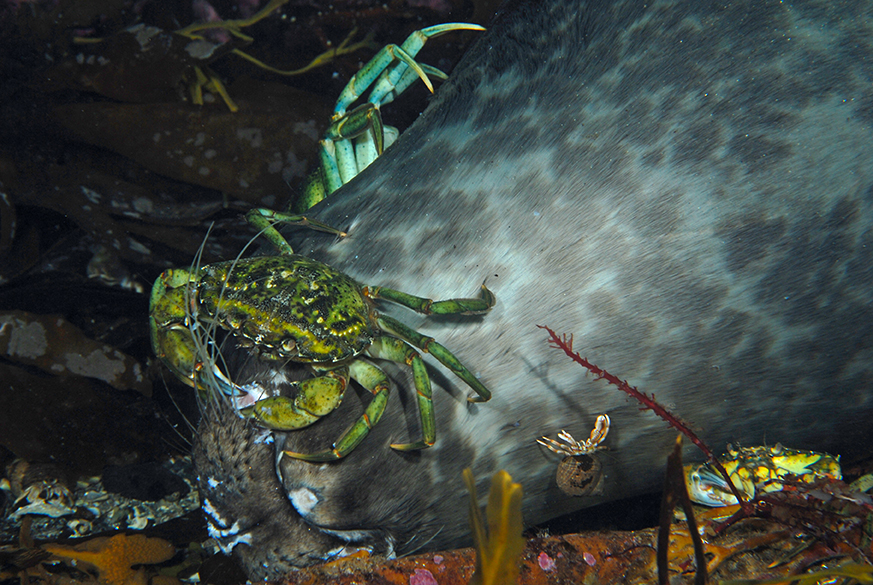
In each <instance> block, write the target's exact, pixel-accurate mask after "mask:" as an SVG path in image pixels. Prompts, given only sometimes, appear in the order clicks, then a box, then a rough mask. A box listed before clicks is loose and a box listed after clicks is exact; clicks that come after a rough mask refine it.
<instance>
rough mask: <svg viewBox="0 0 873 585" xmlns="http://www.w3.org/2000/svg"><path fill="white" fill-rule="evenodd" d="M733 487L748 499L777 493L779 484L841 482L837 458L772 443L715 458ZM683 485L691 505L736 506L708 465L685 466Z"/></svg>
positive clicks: (740, 448)
mask: <svg viewBox="0 0 873 585" xmlns="http://www.w3.org/2000/svg"><path fill="white" fill-rule="evenodd" d="M719 461H720V462H721V464H722V465H723V466H724V468H725V470H726V471H727V472H728V475H729V476H730V478H731V481H732V482H733V484H734V486H736V488H737V489H738V490H739V491H740V492H741V493H742V494H744V495H745V496H746V497H748V499H752V498H754V497H755V494H756V493H761V492H763V493H767V492H778V491H781V490H782V489H783V487H784V483H783V481H782V480H786V479H792V480H793V481H797V482H805V483H812V482H814V481H816V480H818V479H821V478H825V477H827V478H832V479H842V472H841V470H840V458H839V456H836V457H834V456H833V455H828V454H827V453H816V452H814V451H801V450H798V449H789V448H787V447H783V446H782V445H781V444H779V443H776V444H775V445H773V446H772V447H767V446H759V447H737V448H733V447H732V446H730V445H728V452H727V454H725V455H723V456H722V457H720V458H719ZM685 483H686V485H687V486H688V495H689V497H690V498H691V500H692V501H694V502H696V503H698V504H703V505H705V506H713V507H720V506H732V505H734V504H736V503H737V499H736V497H734V495H733V494H732V493H731V491H730V488H729V487H728V485H727V482H726V481H725V479H724V478H723V477H722V476H721V474H719V473H718V471H717V470H716V469H715V468H714V466H713V465H712V464H711V463H708V462H707V463H700V464H691V465H686V466H685Z"/></svg>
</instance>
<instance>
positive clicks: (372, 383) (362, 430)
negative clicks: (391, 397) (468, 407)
mask: <svg viewBox="0 0 873 585" xmlns="http://www.w3.org/2000/svg"><path fill="white" fill-rule="evenodd" d="M375 343H378V341H377V342H374V345H375ZM348 369H349V373H350V374H351V376H352V378H354V379H355V380H356V381H357V382H358V383H359V384H360V385H361V386H363V387H364V388H366V389H367V390H369V391H370V392H371V393H372V394H373V400H371V401H370V404H368V405H367V408H366V410H365V411H364V414H362V415H361V418H359V419H358V420H357V421H356V422H355V424H353V425H352V426H351V427H349V429H348V430H347V431H346V432H345V433H343V435H342V436H341V437H340V438H339V439H337V441H336V442H335V443H334V444H333V446H332V447H331V448H330V449H326V450H324V451H319V452H317V453H298V452H296V451H285V455H288V456H289V457H293V458H295V459H302V460H304V461H313V462H322V461H336V460H337V459H341V458H342V457H345V456H346V455H347V454H348V453H349V452H351V451H352V450H353V449H354V448H355V447H357V446H358V445H359V444H360V443H361V441H363V440H364V438H365V437H366V436H367V435H368V434H369V433H370V429H371V428H373V425H375V424H376V423H377V422H379V419H380V418H382V413H384V412H385V405H386V404H387V403H388V392H389V390H390V388H391V387H390V385H389V384H390V383H389V382H388V376H386V375H385V372H383V371H382V370H380V369H379V368H378V367H376V366H374V365H373V364H370V363H367V362H365V361H361V360H357V361H353V362H352V363H350V364H349V367H348ZM431 414H433V413H431Z"/></svg>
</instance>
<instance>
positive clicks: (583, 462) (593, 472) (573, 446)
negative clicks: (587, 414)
mask: <svg viewBox="0 0 873 585" xmlns="http://www.w3.org/2000/svg"><path fill="white" fill-rule="evenodd" d="M609 423H610V421H609V416H607V415H605V414H601V415H600V416H598V417H597V421H596V422H595V423H594V429H593V430H592V431H591V435H590V436H589V437H588V438H587V439H586V440H584V441H577V440H576V439H574V438H573V436H572V435H571V434H570V433H568V432H567V431H565V430H561V432H560V433H558V439H560V440H561V441H564V442H563V443H561V442H559V441H555V440H554V439H550V438H548V437H542V438H541V439H537V443H539V444H540V445H542V446H543V447H545V448H546V449H549V450H550V451H554V452H555V453H557V454H559V455H564V458H563V459H562V460H561V463H559V464H558V473H557V477H556V479H557V481H558V487H559V488H560V489H561V491H562V492H564V493H565V494H567V495H568V496H592V495H597V494H598V493H600V490H601V489H602V487H603V466H602V465H601V463H600V460H599V459H597V457H595V456H594V455H592V454H593V453H594V451H599V450H600V449H605V447H602V446H601V445H600V444H601V443H602V442H603V441H604V440H605V439H606V435H607V434H608V433H609Z"/></svg>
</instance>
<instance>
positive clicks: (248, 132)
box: [236, 128, 264, 148]
mask: <svg viewBox="0 0 873 585" xmlns="http://www.w3.org/2000/svg"><path fill="white" fill-rule="evenodd" d="M236 137H237V138H239V139H240V140H246V141H248V143H249V144H250V145H251V147H252V148H260V147H261V146H263V145H264V136H263V134H262V133H261V129H260V128H239V129H238V130H237V131H236Z"/></svg>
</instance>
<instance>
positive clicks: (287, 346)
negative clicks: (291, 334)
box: [282, 339, 297, 353]
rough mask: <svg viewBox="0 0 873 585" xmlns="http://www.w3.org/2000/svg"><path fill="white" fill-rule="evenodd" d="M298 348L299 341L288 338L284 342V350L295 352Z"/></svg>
mask: <svg viewBox="0 0 873 585" xmlns="http://www.w3.org/2000/svg"><path fill="white" fill-rule="evenodd" d="M296 349H297V343H296V342H295V341H294V340H293V339H286V340H285V341H283V342H282V351H286V352H288V353H291V352H293V351H294V350H296Z"/></svg>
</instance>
